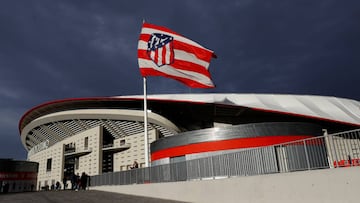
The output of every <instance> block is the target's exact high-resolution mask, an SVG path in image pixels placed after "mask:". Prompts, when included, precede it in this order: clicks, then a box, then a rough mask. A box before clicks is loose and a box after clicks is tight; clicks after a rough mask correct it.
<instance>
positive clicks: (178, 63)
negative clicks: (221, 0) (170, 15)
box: [138, 23, 215, 88]
mask: <svg viewBox="0 0 360 203" xmlns="http://www.w3.org/2000/svg"><path fill="white" fill-rule="evenodd" d="M212 57H215V54H214V52H213V51H211V50H209V49H206V48H204V47H203V46H201V45H199V44H198V43H196V42H194V41H192V40H190V39H187V38H185V37H183V36H181V35H180V34H177V33H176V32H174V31H172V30H170V29H168V28H165V27H161V26H157V25H152V24H149V23H143V26H142V29H141V34H140V38H139V44H138V62H139V67H140V73H141V75H142V76H143V77H146V76H164V77H168V78H172V79H175V80H177V81H179V82H182V83H184V84H185V85H187V86H189V87H192V88H213V87H214V84H213V82H212V80H211V75H210V72H209V71H208V67H209V64H210V60H211V58H212Z"/></svg>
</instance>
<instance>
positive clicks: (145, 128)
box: [143, 77, 149, 167]
mask: <svg viewBox="0 0 360 203" xmlns="http://www.w3.org/2000/svg"><path fill="white" fill-rule="evenodd" d="M143 81H144V155H145V167H149V136H148V129H147V128H148V127H147V126H148V121H147V120H148V112H147V95H146V77H143Z"/></svg>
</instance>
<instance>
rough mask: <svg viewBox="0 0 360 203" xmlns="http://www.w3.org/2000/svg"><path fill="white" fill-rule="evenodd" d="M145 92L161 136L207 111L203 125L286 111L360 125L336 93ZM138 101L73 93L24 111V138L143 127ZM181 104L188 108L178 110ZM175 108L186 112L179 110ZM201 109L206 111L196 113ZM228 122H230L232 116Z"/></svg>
mask: <svg viewBox="0 0 360 203" xmlns="http://www.w3.org/2000/svg"><path fill="white" fill-rule="evenodd" d="M147 97H148V101H149V102H151V104H152V109H151V110H154V111H155V112H152V113H150V114H149V116H150V117H149V119H150V120H149V122H150V123H151V125H150V126H149V128H153V129H157V130H159V131H160V132H161V133H162V134H163V135H164V136H172V135H174V134H177V133H178V132H181V131H183V130H184V131H186V130H191V129H190V128H187V127H189V126H190V125H192V127H194V125H198V124H199V123H192V122H196V121H200V124H201V122H203V120H202V119H208V118H209V116H210V117H211V116H213V117H214V120H211V119H210V120H207V121H206V122H208V123H207V124H209V122H217V120H216V119H215V117H217V118H220V122H221V118H224V117H225V118H228V119H239V120H237V121H234V123H233V124H236V123H239V122H243V123H244V122H251V121H253V120H251V119H253V118H261V116H264V113H265V114H272V115H284V116H283V117H282V119H280V120H281V121H288V119H289V116H290V117H292V118H293V117H296V118H297V119H302V120H304V119H305V120H306V121H307V120H309V121H310V120H311V122H313V121H317V122H323V123H324V122H325V123H327V125H328V126H329V125H333V124H337V125H340V126H346V129H348V128H359V127H360V102H359V101H355V100H351V99H344V98H337V97H327V96H312V95H286V94H284V95H281V94H161V95H148V96H147ZM141 100H143V95H133V96H114V97H95V98H75V99H65V100H58V101H52V102H48V103H44V104H41V105H39V106H36V107H34V108H32V109H30V110H29V111H28V112H26V113H25V114H24V115H23V117H22V118H21V120H20V122H19V131H20V134H21V140H22V143H23V145H24V147H25V148H26V149H27V150H30V149H31V148H32V147H34V146H36V145H37V144H39V143H42V142H43V141H46V140H49V141H50V144H54V143H56V142H58V141H60V140H63V139H65V138H67V137H70V136H73V135H75V134H77V133H79V132H82V131H84V130H86V129H89V128H92V127H94V126H99V125H101V126H104V127H105V128H106V129H107V130H108V131H109V132H110V133H111V134H112V136H114V137H115V138H119V137H124V136H130V135H133V134H136V133H139V132H142V130H143V124H142V122H143V116H142V113H141V111H142V103H141V102H142V101H141ZM177 104H180V105H177ZM183 104H184V105H185V104H186V106H187V107H186V108H184V109H181V106H182V105H183ZM202 104H204V105H203V106H206V108H205V109H206V111H197V110H196V108H195V106H197V107H199V106H201V107H202ZM180 109H181V110H180ZM214 109H215V110H214ZM244 109H250V111H251V112H252V113H253V114H251V116H252V117H251V116H250V117H251V118H250V119H249V120H246V118H247V116H249V114H242V113H243V111H245V110H244ZM203 110H204V109H203ZM179 111H183V112H182V113H186V115H185V114H179ZM213 111H214V112H213ZM205 112H206V113H207V114H206V115H203V116H202V117H200V116H199V114H202V113H205ZM259 112H261V113H262V114H258V113H259ZM221 113H222V114H221ZM179 115H180V116H179ZM196 116H198V117H196ZM194 117H196V118H194ZM193 118H194V119H193ZM192 119H193V120H192ZM241 119H244V120H241ZM272 119H273V118H272V117H271V116H270V117H269V118H266V119H264V120H265V121H261V119H258V121H257V122H271V121H272ZM226 121H227V122H230V123H231V121H232V120H226ZM188 124H189V125H188ZM179 125H183V126H179ZM184 125H188V126H184ZM208 126H209V125H202V126H195V127H198V128H204V127H208ZM180 127H183V128H180ZM181 129H183V130H181Z"/></svg>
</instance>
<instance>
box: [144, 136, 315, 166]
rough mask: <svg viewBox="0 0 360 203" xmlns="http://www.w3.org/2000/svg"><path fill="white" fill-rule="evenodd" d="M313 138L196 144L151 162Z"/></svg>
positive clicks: (166, 152) (163, 152)
mask: <svg viewBox="0 0 360 203" xmlns="http://www.w3.org/2000/svg"><path fill="white" fill-rule="evenodd" d="M312 137H313V136H309V135H295V136H265V137H251V138H238V139H231V140H221V141H213V142H202V143H195V144H189V145H183V146H177V147H172V148H168V149H164V150H159V151H156V152H154V153H151V161H155V160H158V159H163V158H167V157H176V156H184V155H186V154H194V153H200V152H212V151H219V150H230V149H243V148H252V147H263V146H270V145H275V144H280V143H285V142H291V141H295V140H301V139H306V138H312Z"/></svg>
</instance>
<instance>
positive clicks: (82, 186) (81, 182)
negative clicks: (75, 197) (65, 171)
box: [63, 172, 90, 191]
mask: <svg viewBox="0 0 360 203" xmlns="http://www.w3.org/2000/svg"><path fill="white" fill-rule="evenodd" d="M69 179H70V181H71V188H70V189H72V190H75V191H78V190H86V188H87V187H88V186H90V176H88V175H87V174H86V173H85V172H83V173H82V174H81V176H79V173H77V174H74V173H73V174H72V175H71V176H70V177H69ZM67 181H68V178H67V177H64V179H63V184H64V190H66V189H67V186H68V184H67Z"/></svg>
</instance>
